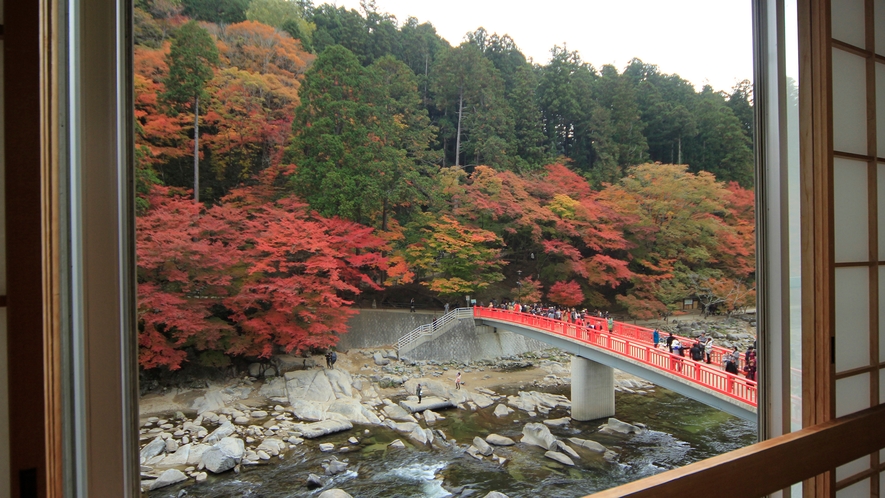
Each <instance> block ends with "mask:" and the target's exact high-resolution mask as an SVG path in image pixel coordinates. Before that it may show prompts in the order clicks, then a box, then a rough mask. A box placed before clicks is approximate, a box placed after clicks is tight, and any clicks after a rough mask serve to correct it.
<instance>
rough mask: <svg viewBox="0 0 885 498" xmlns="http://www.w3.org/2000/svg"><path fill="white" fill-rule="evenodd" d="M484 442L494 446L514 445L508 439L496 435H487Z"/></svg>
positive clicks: (513, 442)
mask: <svg viewBox="0 0 885 498" xmlns="http://www.w3.org/2000/svg"><path fill="white" fill-rule="evenodd" d="M486 442H487V443H489V444H493V445H495V446H513V445H514V444H516V441H514V440H512V439H510V438H509V437H504V436H499V435H498V434H489V435H488V437H486Z"/></svg>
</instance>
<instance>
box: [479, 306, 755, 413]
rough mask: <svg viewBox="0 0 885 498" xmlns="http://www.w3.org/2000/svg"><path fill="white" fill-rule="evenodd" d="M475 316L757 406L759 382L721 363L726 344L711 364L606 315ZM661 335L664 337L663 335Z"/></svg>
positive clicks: (488, 312)
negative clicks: (574, 318)
mask: <svg viewBox="0 0 885 498" xmlns="http://www.w3.org/2000/svg"><path fill="white" fill-rule="evenodd" d="M473 316H474V318H489V319H493V320H500V321H504V322H510V323H516V324H520V325H524V326H528V327H532V328H535V329H538V330H541V331H543V332H547V333H550V334H555V335H559V336H563V337H568V338H570V339H574V340H577V341H579V342H583V343H585V344H588V345H590V346H593V347H596V348H599V349H604V350H606V351H610V352H612V353H615V354H618V355H620V356H624V357H627V358H630V359H631V360H634V361H638V362H640V363H644V364H646V365H648V366H649V367H650V368H654V369H657V370H664V371H666V372H667V373H669V374H671V375H675V376H677V377H681V378H683V379H685V380H687V381H689V382H692V383H695V384H698V385H700V386H703V387H706V388H707V389H710V390H713V391H716V392H717V393H719V394H722V395H723V396H727V397H729V398H733V399H735V400H738V401H741V402H743V403H747V404H748V405H751V406H753V407H755V406H756V382H754V381H752V380H748V379H746V378H744V377H741V376H739V375H734V374H730V373H728V372H725V371H724V370H722V369H720V368H719V367H718V365H720V364H721V358H722V355H723V354H725V353H729V351H727V350H725V349H724V348H715V347H714V348H713V355H712V357H711V361H712V363H710V364H707V363H703V362H697V361H693V360H691V359H690V358H688V357H684V356H679V355H676V354H673V353H670V352H669V351H668V350H667V349H659V348H656V347H655V345H654V343H653V342H652V334H653V331H652V330H651V329H647V328H644V327H639V326H636V325H630V324H626V323H620V322H615V324H614V327H613V328H612V332H611V333H610V332H608V325H607V323H606V320H605V319H604V318H595V317H590V318H587V319H585V320H584V325H579V324H575V323H569V322H565V321H562V320H555V319H552V318H547V317H542V316H538V315H532V314H529V313H517V312H515V311H507V310H501V309H496V308H474V309H473ZM590 325H593V326H594V328H591V327H590ZM674 337H677V338H678V339H679V341H680V342H683V341H685V342H684V344H691V342H692V339H690V338H686V337H680V336H674ZM661 339H664V336H663V335H662V336H661ZM714 365H716V366H714Z"/></svg>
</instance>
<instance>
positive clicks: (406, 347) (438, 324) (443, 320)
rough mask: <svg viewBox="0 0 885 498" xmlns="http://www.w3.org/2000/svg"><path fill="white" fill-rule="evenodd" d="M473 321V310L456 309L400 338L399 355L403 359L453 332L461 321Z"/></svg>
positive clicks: (397, 345) (397, 347) (398, 342)
mask: <svg viewBox="0 0 885 498" xmlns="http://www.w3.org/2000/svg"><path fill="white" fill-rule="evenodd" d="M467 319H470V320H473V308H456V309H454V310H452V311H449V312H448V313H446V314H445V315H443V316H441V317H439V318H437V319H436V320H434V321H433V323H428V324H425V325H421V326H419V327H416V328H415V330H413V331H411V332H409V333H408V334H406V335H404V336H402V337H400V339H399V341H397V343H396V351H397V354H398V355H399V356H400V357H402V356H403V355H404V354H406V353H408V352H409V351H411V350H413V349H415V348H417V347H418V346H420V345H422V344H424V343H425V342H428V341H432V340H434V339H436V338H437V337H439V336H441V335H443V334H445V333H446V332H448V331H449V330H451V329H452V328H453V327H454V326H455V325H457V324H458V322H459V321H461V320H467Z"/></svg>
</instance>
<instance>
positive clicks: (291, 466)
mask: <svg viewBox="0 0 885 498" xmlns="http://www.w3.org/2000/svg"><path fill="white" fill-rule="evenodd" d="M551 392H560V393H561V394H565V395H568V388H567V387H566V388H565V390H560V391H556V390H551ZM500 393H501V394H513V392H509V393H508V392H507V391H506V390H502V391H500ZM493 406H494V405H493ZM492 409H493V407H489V408H486V409H485V410H480V411H478V412H470V411H468V410H457V409H450V410H443V411H441V412H440V414H441V415H443V416H445V417H447V418H446V419H445V420H441V421H438V422H436V424H434V425H433V427H434V428H437V429H441V430H442V431H443V432H444V433H445V434H446V436H447V437H448V438H449V441H451V440H452V439H455V440H457V443H458V444H456V445H450V446H449V447H446V448H432V449H431V448H429V447H419V446H416V445H414V444H412V441H411V440H410V439H408V438H407V437H406V436H404V435H402V434H398V433H395V432H393V431H391V430H388V429H387V428H379V427H357V428H354V430H352V431H348V432H344V433H339V434H334V435H329V436H326V437H323V438H320V439H316V440H312V441H307V442H306V443H305V445H303V446H300V447H297V448H296V449H294V450H291V451H289V452H288V453H287V454H286V455H285V459H283V460H277V459H273V460H271V462H272V463H269V464H264V465H258V466H243V469H242V471H241V472H240V474H239V475H235V474H233V473H230V472H228V473H226V474H222V475H219V476H210V477H209V480H208V481H206V482H204V483H201V484H192V483H193V481H188V483H186V484H182V485H177V486H171V487H169V488H164V489H161V490H157V491H156V492H153V493H151V494H150V496H151V498H160V497H163V498H166V497H177V496H179V493H180V492H181V490H182V489H186V490H187V496H189V497H213V498H221V497H267V498H275V497H289V496H316V495H318V494H319V493H321V492H322V491H324V490H326V489H330V488H341V489H343V490H345V491H347V492H348V493H350V494H351V495H353V496H355V497H385V498H386V497H430V498H436V497H443V496H449V495H450V494H451V493H453V492H457V491H459V490H461V489H463V490H465V493H464V494H470V493H467V492H466V491H473V492H474V493H473V496H478V497H481V496H484V495H485V494H486V493H488V492H489V491H500V492H502V493H504V494H506V495H508V496H509V497H511V498H517V497H533V498H537V497H541V496H543V497H574V496H584V495H587V494H590V493H593V492H595V491H599V490H602V489H607V488H610V487H614V486H617V485H620V484H624V483H627V482H631V481H634V480H637V479H640V478H643V477H646V476H650V475H653V474H656V473H659V472H662V471H665V470H668V469H671V468H674V467H678V466H682V465H687V464H689V463H692V462H695V461H698V460H702V459H705V458H709V457H712V456H715V455H718V454H720V453H724V452H727V451H731V450H734V449H737V448H740V447H742V446H746V445H748V444H752V443H753V442H755V440H756V425H755V424H753V423H750V422H745V421H743V420H741V419H738V418H736V417H733V416H731V415H728V414H726V413H723V412H720V411H718V410H715V409H713V408H710V407H708V406H706V405H703V404H701V403H698V402H696V401H693V400H691V399H688V398H685V397H683V396H681V395H679V394H676V393H673V392H671V391H668V390H666V389H661V388H657V389H655V390H654V391H653V392H649V393H648V394H644V395H643V394H623V393H617V394H616V410H617V418H619V419H620V420H623V421H625V422H630V423H637V422H638V423H642V424H645V425H646V426H647V427H648V431H646V432H643V433H641V434H638V435H635V434H634V435H629V436H616V435H605V434H598V433H597V430H598V428H599V426H600V425H601V424H602V423H603V422H604V420H596V421H591V422H575V421H572V422H571V423H570V424H569V425H567V426H565V427H561V428H551V432H552V433H553V434H554V435H556V436H557V437H559V438H560V439H565V438H569V437H578V438H582V439H592V440H594V441H597V442H599V443H602V444H603V445H605V446H606V447H608V448H610V449H612V450H614V451H615V452H616V453H617V454H618V457H617V460H616V461H615V462H614V463H609V462H606V461H605V460H604V459H602V457H601V456H598V455H593V454H589V453H582V458H581V459H579V460H576V461H575V463H576V466H575V467H566V466H563V465H561V464H559V463H557V462H554V461H553V460H550V459H548V458H545V457H544V450H542V449H541V448H538V447H535V446H525V445H519V444H518V445H516V446H511V447H504V448H500V447H499V448H496V449H495V452H496V453H497V454H498V455H501V456H503V457H505V458H507V459H508V461H507V462H506V463H505V464H504V465H503V466H502V465H499V464H497V463H494V462H491V461H489V460H488V459H487V458H486V459H484V460H483V461H478V460H476V459H474V458H473V457H471V456H469V455H467V454H466V453H464V448H466V446H467V445H469V444H470V443H471V441H472V440H473V438H474V436H483V437H484V436H487V435H489V434H491V433H497V434H500V435H502V436H507V437H510V438H511V439H514V440H516V441H519V439H520V438H521V436H522V427H523V425H525V424H527V423H529V422H540V421H541V420H543V419H546V418H549V419H553V418H559V417H564V416H567V412H566V411H565V410H554V411H552V412H551V413H549V414H548V415H545V416H543V417H542V416H538V417H535V418H530V417H528V416H527V414H526V413H525V412H521V411H517V412H515V413H513V414H511V415H510V416H509V417H504V418H497V417H495V416H494V415H493V414H492ZM422 425H423V423H422ZM365 429H368V431H369V434H368V435H367V434H365V433H364V430H365ZM351 436H356V437H358V438H359V439H360V445H359V446H358V447H357V449H354V450H353V451H350V452H347V453H336V456H337V458H338V459H339V460H346V461H348V462H349V466H348V470H347V471H346V472H345V473H343V474H339V475H337V476H335V477H334V478H333V479H332V480H331V481H330V482H329V483H328V484H327V485H326V486H324V487H323V488H320V489H316V490H308V489H307V488H306V487H305V485H304V483H305V481H306V479H307V477H308V474H310V473H314V474H317V475H323V468H322V466H321V464H322V463H323V461H324V460H327V459H329V458H330V454H329V453H321V452H319V451H318V450H317V449H316V447H317V445H318V444H319V443H321V442H329V443H333V444H335V447H336V448H341V447H345V446H349V445H348V444H347V439H348V438H349V437H351ZM395 439H400V440H401V441H402V442H403V443H405V444H406V449H399V450H397V449H389V448H388V447H387V445H388V443H390V442H392V441H393V440H395Z"/></svg>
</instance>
